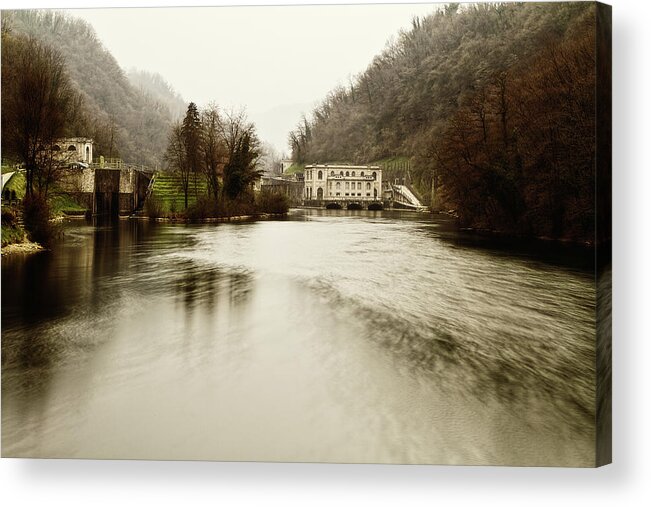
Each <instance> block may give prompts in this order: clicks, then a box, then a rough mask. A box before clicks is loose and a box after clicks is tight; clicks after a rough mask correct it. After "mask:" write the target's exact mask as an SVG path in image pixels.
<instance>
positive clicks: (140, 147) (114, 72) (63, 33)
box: [2, 10, 176, 166]
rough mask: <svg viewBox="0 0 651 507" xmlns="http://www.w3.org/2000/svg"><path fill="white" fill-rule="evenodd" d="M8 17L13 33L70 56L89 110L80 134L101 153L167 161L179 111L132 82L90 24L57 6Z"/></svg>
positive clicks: (74, 77)
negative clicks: (166, 152) (169, 137)
mask: <svg viewBox="0 0 651 507" xmlns="http://www.w3.org/2000/svg"><path fill="white" fill-rule="evenodd" d="M2 17H3V25H4V24H5V23H6V24H7V26H8V27H9V30H10V31H11V32H12V33H16V34H23V35H27V36H31V37H34V38H37V39H39V40H41V41H42V42H44V43H46V44H48V45H49V46H51V47H53V48H55V49H57V50H58V51H59V52H61V54H62V55H63V56H64V57H65V60H66V66H67V68H68V73H69V75H70V78H71V79H72V81H73V83H74V85H75V87H76V88H77V89H78V90H79V91H80V92H81V94H82V97H83V99H84V109H85V111H86V115H85V118H84V121H83V122H81V124H79V125H76V126H75V129H74V130H75V132H74V135H85V136H88V137H92V138H93V139H94V140H95V142H96V147H95V150H94V153H95V154H96V155H104V156H105V157H121V158H122V159H124V160H126V161H129V162H133V163H138V164H146V165H150V166H156V165H158V164H160V163H161V160H162V156H163V153H164V150H165V147H166V144H167V133H168V131H169V126H170V123H171V121H172V119H173V115H175V114H176V111H174V113H172V112H171V111H170V108H169V107H168V105H166V104H163V103H161V102H160V101H157V100H155V97H154V96H153V95H152V94H150V93H147V92H146V91H145V90H144V89H143V88H142V87H138V86H134V85H133V84H132V83H131V82H130V81H129V79H128V77H127V75H126V74H125V72H124V71H123V70H122V68H121V67H120V66H119V64H118V62H117V61H116V60H115V58H114V57H113V56H112V55H111V53H110V52H109V51H108V50H107V49H106V48H104V46H103V45H102V43H101V42H100V41H99V39H98V38H97V35H96V34H95V31H94V29H93V28H92V26H91V25H90V24H88V23H87V22H86V21H83V20H81V19H77V18H74V17H72V16H70V15H67V14H64V13H61V12H57V11H51V10H21V11H2Z"/></svg>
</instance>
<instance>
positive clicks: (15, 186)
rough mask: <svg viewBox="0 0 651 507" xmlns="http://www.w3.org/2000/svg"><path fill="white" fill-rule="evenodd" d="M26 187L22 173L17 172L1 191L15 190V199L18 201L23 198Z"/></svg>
mask: <svg viewBox="0 0 651 507" xmlns="http://www.w3.org/2000/svg"><path fill="white" fill-rule="evenodd" d="M26 185H27V180H26V179H25V173H24V172H17V173H16V174H14V175H13V176H12V177H11V179H10V180H9V181H8V182H7V184H6V185H5V187H4V188H3V189H2V191H3V192H4V191H6V190H9V191H11V190H15V191H16V197H17V198H18V199H24V198H25V187H26Z"/></svg>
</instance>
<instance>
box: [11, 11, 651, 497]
mask: <svg viewBox="0 0 651 507" xmlns="http://www.w3.org/2000/svg"><path fill="white" fill-rule="evenodd" d="M181 3H182V2H179V1H178V0H177V1H164V0H163V1H161V0H158V1H155V0H151V1H143V0H139V1H137V5H142V6H146V5H150V6H153V5H180V4H181ZM216 3H224V2H223V0H222V2H218V1H217V2H216V1H214V0H213V1H212V2H211V1H207V2H206V1H201V0H192V3H191V5H211V4H213V5H214V4H216ZM229 3H233V4H246V3H247V2H246V0H244V1H242V0H240V1H232V2H229ZM248 3H250V4H251V3H260V4H263V3H264V4H271V3H274V2H273V1H269V0H267V1H261V0H258V1H257V2H256V1H253V2H248ZM284 3H289V4H293V3H301V2H294V1H285V2H284ZM320 3H335V2H329V1H327V0H320ZM613 4H614V9H613V14H614V16H613V33H614V47H613V53H614V90H613V92H614V95H613V97H614V104H613V105H614V107H613V109H614V150H615V154H614V155H615V156H614V168H615V169H614V189H613V202H614V231H615V237H614V259H615V260H614V262H615V266H614V280H613V287H614V322H613V328H614V329H613V332H614V338H615V342H614V372H615V373H614V374H615V379H614V389H615V391H614V400H613V401H614V426H615V434H614V454H615V456H614V461H615V463H614V464H613V465H610V466H607V467H604V468H601V469H597V470H574V469H526V468H522V469H516V468H498V467H475V468H473V467H439V466H436V467H434V466H384V465H365V466H358V465H299V464H264V463H208V462H206V463H204V462H196V463H180V462H179V463H174V462H126V461H125V462H117V461H73V460H11V459H3V460H1V461H0V503H1V504H2V505H11V506H14V505H37V504H39V503H40V504H43V505H48V506H49V505H66V506H69V505H84V506H85V505H100V506H102V505H120V506H122V505H153V504H158V505H195V504H211V505H218V504H222V505H234V504H238V505H239V504H244V505H247V504H250V505H257V504H264V505H336V504H344V505H345V504H357V505H367V504H373V505H403V504H404V505H409V504H417V503H418V504H420V503H427V504H429V505H432V504H433V505H446V506H447V505H472V506H475V505H481V506H492V505H499V506H511V505H513V506H521V505H527V506H537V505H544V506H549V505H559V506H565V505H573V506H582V505H589V506H591V507H593V506H601V505H613V506H619V505H651V487H650V485H649V482H650V481H651V473H650V467H649V459H651V448H650V445H649V442H650V439H649V430H648V427H651V417H650V414H651V412H650V410H649V399H650V398H651V394H650V392H649V387H651V385H650V375H649V372H650V370H651V368H650V367H649V363H650V361H651V346H650V339H651V333H649V324H648V322H649V320H648V314H649V313H650V312H651V307H650V306H649V302H650V298H649V296H648V293H647V290H645V289H647V288H648V287H651V280H650V279H649V266H650V265H651V262H650V261H649V257H650V256H649V252H650V248H649V247H650V242H649V231H648V229H649V223H650V220H649V219H650V218H651V217H650V215H649V206H648V203H649V202H650V201H651V195H650V193H651V192H650V191H649V189H650V188H651V181H650V178H649V166H650V165H651V162H650V160H649V157H650V156H651V137H650V129H649V128H648V125H649V121H650V120H651V111H650V109H649V95H650V94H651V83H650V82H649V76H650V74H649V61H650V56H649V52H650V51H651V40H650V38H651V37H650V34H651V24H650V23H649V21H650V18H651V16H650V14H651V9H650V8H649V2H647V1H645V0H613ZM56 5H57V7H86V6H97V7H99V6H112V5H125V6H126V5H129V3H128V2H125V1H122V2H111V1H109V0H103V1H102V0H100V1H85V2H80V1H74V2H72V1H67V2H61V1H57V2H56ZM17 6H19V7H51V6H52V5H51V4H50V3H49V2H46V1H40V2H38V1H36V2H33V1H23V2H18V1H12V0H9V1H7V2H3V8H6V7H17Z"/></svg>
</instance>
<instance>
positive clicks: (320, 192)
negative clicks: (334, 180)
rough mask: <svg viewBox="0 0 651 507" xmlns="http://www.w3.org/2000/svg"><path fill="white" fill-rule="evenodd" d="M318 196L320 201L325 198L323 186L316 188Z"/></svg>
mask: <svg viewBox="0 0 651 507" xmlns="http://www.w3.org/2000/svg"><path fill="white" fill-rule="evenodd" d="M316 198H317V199H318V200H319V201H322V200H323V189H322V188H321V187H319V188H317V190H316Z"/></svg>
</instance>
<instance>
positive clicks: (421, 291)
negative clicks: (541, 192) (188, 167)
mask: <svg viewBox="0 0 651 507" xmlns="http://www.w3.org/2000/svg"><path fill="white" fill-rule="evenodd" d="M554 255H555V257H554V256H552V257H553V258H552V260H551V262H550V261H549V256H547V255H546V254H544V255H540V256H538V257H536V255H535V252H532V251H530V250H527V249H524V250H521V251H516V252H515V254H511V255H509V254H508V250H506V249H504V248H499V246H495V245H489V244H484V245H482V248H477V247H475V246H472V245H469V244H466V243H464V240H463V239H461V238H460V236H459V235H458V234H457V233H456V232H454V226H453V224H452V223H451V222H450V221H449V220H448V219H445V218H432V217H429V216H425V215H417V214H413V213H391V212H345V211H342V212H322V211H307V212H300V213H296V214H294V215H291V216H290V217H289V219H287V220H283V221H268V222H254V223H246V224H243V223H240V224H220V225H188V226H186V225H166V224H151V223H146V222H138V221H121V222H120V223H119V225H118V226H113V225H110V224H85V223H78V224H76V225H71V226H69V227H68V228H67V232H66V236H65V241H64V242H63V243H62V244H60V245H58V246H57V248H56V249H55V250H54V251H53V252H51V253H46V254H39V255H35V256H30V257H24V258H21V257H14V258H10V259H7V260H6V261H5V259H3V261H2V282H3V283H2V300H3V305H2V338H3V340H2V405H3V407H2V408H3V412H2V422H3V434H2V444H3V454H4V455H8V456H71V457H123V458H125V457H132V458H167V459H170V458H171V459H225V460H227V459H231V460H233V459H234V460H245V459H249V460H299V461H354V462H396V461H398V462H428V463H444V462H447V463H499V464H554V465H583V466H587V465H591V464H592V462H593V445H592V443H593V441H594V428H593V423H592V421H593V418H594V411H593V400H594V382H593V380H594V329H593V322H592V316H593V315H594V286H593V285H592V284H591V282H592V280H591V276H590V271H589V270H584V269H582V268H581V266H582V265H588V264H589V261H585V259H586V258H589V256H586V255H581V254H580V253H576V252H575V253H571V254H568V253H563V254H562V255H557V254H554ZM559 259H560V260H562V259H565V260H566V261H567V262H565V263H561V262H559Z"/></svg>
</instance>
